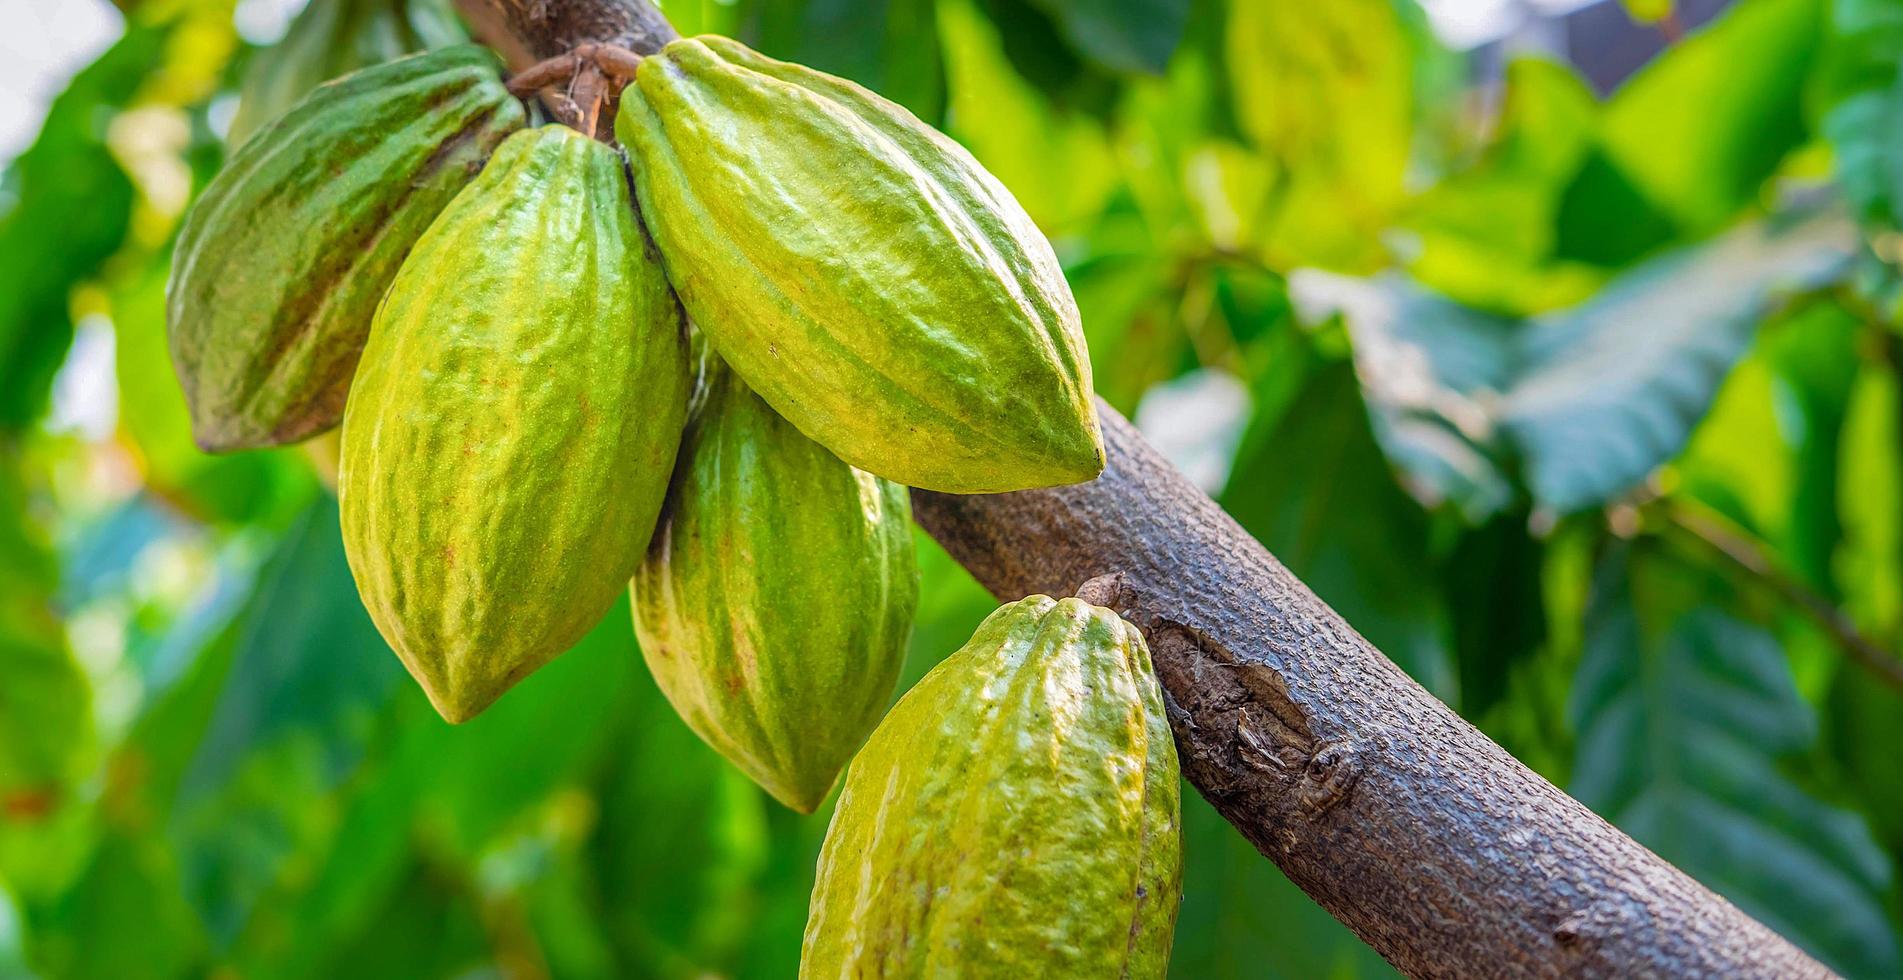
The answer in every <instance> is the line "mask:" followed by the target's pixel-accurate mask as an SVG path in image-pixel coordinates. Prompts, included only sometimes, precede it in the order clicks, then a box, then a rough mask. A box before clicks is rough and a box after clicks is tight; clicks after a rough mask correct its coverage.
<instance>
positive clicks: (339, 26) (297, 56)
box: [226, 0, 469, 146]
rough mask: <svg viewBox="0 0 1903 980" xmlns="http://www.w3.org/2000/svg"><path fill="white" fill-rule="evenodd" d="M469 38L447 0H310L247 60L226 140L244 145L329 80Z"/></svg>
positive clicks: (235, 144)
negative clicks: (275, 40) (267, 44)
mask: <svg viewBox="0 0 1903 980" xmlns="http://www.w3.org/2000/svg"><path fill="white" fill-rule="evenodd" d="M467 40H469V34H468V32H466V31H464V30H463V28H462V25H461V24H460V23H458V22H457V20H456V15H455V13H454V12H453V11H451V10H450V9H449V7H448V5H447V3H446V2H445V0H311V2H310V3H309V4H307V5H305V7H304V9H303V10H302V11H300V12H299V13H298V15H297V17H296V19H294V20H292V21H291V26H290V27H289V28H288V29H287V30H286V31H285V32H284V37H283V39H281V40H279V41H278V43H276V44H273V45H271V46H270V47H269V48H266V49H265V50H263V51H260V52H259V53H258V54H257V55H256V56H255V57H253V58H252V59H251V66H250V68H248V69H247V70H246V71H245V76H244V84H243V86H242V87H241V88H240V89H239V95H238V112H237V114H236V115H234V116H233V117H232V119H231V129H230V131H229V132H228V133H227V134H226V142H228V143H230V144H231V145H232V146H237V145H239V144H241V143H243V142H244V141H245V140H247V139H249V138H251V135H252V134H253V133H256V132H257V131H258V130H259V129H261V128H263V126H264V124H266V123H268V122H270V121H271V120H273V119H276V118H277V117H279V116H281V115H283V114H284V113H285V112H286V111H287V110H289V109H290V108H291V106H292V105H294V104H296V102H297V100H298V99H301V98H303V97H304V95H305V93H307V92H309V91H310V90H311V89H314V88H316V87H317V86H318V85H320V84H323V83H324V82H328V81H330V80H331V79H333V78H337V77H339V76H341V75H346V74H349V73H350V72H353V71H356V70H357V69H359V68H366V67H369V66H370V65H377V64H382V63H383V62H386V61H390V60H393V59H396V58H401V57H402V56H404V55H406V54H410V53H413V52H416V51H424V50H427V49H430V48H441V47H447V46H449V45H451V44H457V43H460V42H463V41H467Z"/></svg>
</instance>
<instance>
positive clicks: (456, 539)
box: [338, 126, 687, 722]
mask: <svg viewBox="0 0 1903 980" xmlns="http://www.w3.org/2000/svg"><path fill="white" fill-rule="evenodd" d="M684 330H685V328H684V325H683V321H682V318H681V312H680V307H679V305H678V304H677V303H676V302H675V301H674V296H673V294H672V293H671V292H670V291H669V289H668V286H667V280H666V278H665V276H664V275H663V274H662V272H661V268H660V264H659V260H658V258H657V257H656V256H655V255H654V254H653V251H652V246H651V244H649V243H648V242H647V241H646V237H645V235H644V234H643V233H642V231H641V229H640V226H639V225H638V224H637V223H636V221H635V216H634V206H633V204H632V202H631V201H630V200H629V198H628V185H627V178H626V172H625V171H624V169H623V168H622V164H621V158H620V156H619V155H618V154H616V153H615V151H613V150H611V149H609V148H608V147H607V146H604V145H602V144H601V143H597V142H595V141H594V140H591V139H588V138H587V137H584V136H582V135H580V134H578V133H576V132H574V131H572V130H569V129H566V128H563V127H560V126H551V127H546V128H542V129H533V130H526V131H524V132H521V133H517V134H516V135H515V136H512V137H510V138H509V140H508V141H507V142H505V143H503V144H502V146H501V147H500V148H499V149H497V150H496V154H495V156H494V158H493V159H491V160H490V161H489V165H488V166H487V167H485V168H484V169H483V172H482V175H481V176H479V177H477V178H476V180H475V182H474V183H472V184H470V185H469V187H468V188H466V189H465V190H464V191H463V192H462V193H461V194H459V195H457V196H456V199H455V200H454V201H452V202H450V205H449V207H448V208H446V209H444V211H443V213H442V215H441V217H439V218H438V219H437V220H436V222H435V224H433V225H431V226H430V229H429V231H428V232H427V233H425V234H424V235H423V237H422V239H421V240H419V241H418V242H417V243H416V248H415V249H414V250H413V251H412V252H411V254H410V257H409V259H408V260H407V261H406V262H404V263H403V269H402V271H400V272H399V273H398V274H397V277H396V281H395V282H393V283H391V285H390V293H389V296H388V298H386V299H385V300H384V302H383V305H382V307H380V308H379V309H378V311H377V318H376V326H375V328H374V329H373V330H372V331H371V334H370V342H369V344H368V346H367V347H365V349H364V356H363V363H362V365H361V367H360V368H359V369H358V372H357V382H356V384H355V385H354V386H352V388H351V392H350V402H349V406H348V408H347V410H346V411H345V414H344V438H343V442H344V446H343V465H342V470H341V472H340V473H339V475H338V497H339V499H340V501H341V503H342V509H343V532H344V548H345V553H346V554H347V555H348V557H349V559H350V570H351V572H352V574H354V575H355V577H356V580H357V590H358V591H359V592H360V593H361V594H362V596H363V600H364V605H365V606H366V607H367V608H368V609H369V610H370V616H371V618H372V619H373V620H375V621H376V624H377V628H378V629H379V630H380V631H381V632H382V633H383V637H384V639H385V640H387V641H389V644H390V646H391V647H392V648H393V649H395V650H396V652H397V655H398V656H399V657H401V658H402V660H403V663H404V665H405V666H407V667H409V669H410V673H411V674H413V675H415V677H416V679H417V681H419V682H420V683H421V684H422V685H423V690H424V691H425V692H427V693H428V694H429V697H430V700H431V702H432V703H434V704H435V705H436V709H437V710H438V711H439V712H441V713H442V715H443V717H444V718H447V719H448V720H450V721H452V722H460V721H463V720H465V719H467V718H470V717H472V716H474V715H475V714H476V713H478V712H480V711H482V710H483V709H484V708H485V707H487V706H488V705H489V704H490V703H491V702H493V701H494V700H495V699H496V698H497V697H499V696H500V695H501V694H502V693H503V692H504V691H506V690H508V689H509V687H510V686H512V685H513V684H515V682H517V681H519V680H521V679H522V678H523V677H524V676H526V675H527V674H528V673H529V672H531V671H533V670H535V669H536V668H537V667H540V666H541V665H542V664H544V663H546V662H548V661H549V660H550V659H552V658H554V657H555V656H556V655H557V654H559V653H561V652H562V651H564V650H566V649H568V648H569V647H570V646H572V645H573V644H574V643H575V641H577V640H579V639H580V638H581V637H582V635H583V634H584V633H586V632H587V631H588V630H589V628H590V627H592V626H594V624H595V623H596V622H597V621H599V620H600V619H601V617H602V615H603V614H604V613H605V612H607V610H608V608H609V606H611V605H613V604H614V601H615V599H616V598H617V597H618V596H619V595H620V592H621V590H622V589H623V588H625V587H626V584H627V581H628V577H629V576H630V575H632V574H633V572H634V568H635V566H636V565H637V564H638V563H639V562H640V560H641V556H642V554H643V553H644V552H645V551H646V550H647V544H648V539H649V537H650V536H651V535H652V533H653V531H654V523H655V518H656V516H657V515H658V514H659V512H660V509H661V503H662V500H663V499H664V498H665V496H666V494H667V483H668V476H669V473H670V472H671V470H672V468H673V465H674V455H675V451H676V450H677V449H678V448H679V445H680V438H681V425H682V423H683V421H684V416H685V414H686V410H687V409H686V402H687V350H686V340H685V337H684Z"/></svg>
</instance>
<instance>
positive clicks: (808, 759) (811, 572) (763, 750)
mask: <svg viewBox="0 0 1903 980" xmlns="http://www.w3.org/2000/svg"><path fill="white" fill-rule="evenodd" d="M703 363H704V365H705V370H704V372H703V374H702V377H703V382H702V386H701V389H700V392H699V393H698V395H697V399H696V404H695V406H694V408H693V409H692V411H691V413H690V415H689V419H688V423H687V435H686V437H685V438H684V439H683V440H682V443H681V458H680V461H679V463H678V464H677V467H676V472H675V476H674V484H673V486H672V487H671V488H670V489H669V490H668V504H667V507H666V508H665V510H664V511H663V516H662V518H661V525H660V527H659V528H657V529H656V530H655V532H654V541H653V543H652V544H650V545H649V546H648V554H647V558H646V560H644V561H643V562H642V563H641V567H640V569H639V570H638V571H636V572H635V575H634V583H633V589H632V591H633V597H634V619H635V632H636V633H637V634H638V635H639V637H640V640H641V653H642V655H643V656H645V657H646V658H647V663H648V667H649V669H650V670H651V671H652V672H653V674H654V679H655V681H656V682H657V683H658V684H659V685H660V688H661V693H663V694H665V695H667V699H668V701H669V702H670V703H672V704H673V705H674V708H675V710H677V711H678V712H680V715H681V717H682V718H684V719H686V721H687V724H688V725H689V727H691V728H693V729H694V731H695V732H697V733H698V734H699V735H700V737H701V738H702V739H704V740H705V741H706V742H707V743H708V744H709V745H712V746H713V747H714V748H715V749H717V750H719V752H720V754H721V755H724V756H726V757H727V758H728V759H729V760H731V761H732V762H733V763H734V764H735V765H736V766H739V767H740V769H741V771H743V772H745V773H746V774H747V775H748V776H749V777H751V778H752V779H753V781H754V782H756V783H759V784H760V785H761V786H762V787H764V788H765V789H766V791H767V792H769V793H771V794H773V797H774V798H775V799H777V800H779V801H780V802H782V803H784V804H786V805H787V806H789V807H792V808H793V809H795V810H798V811H800V812H801V813H811V812H813V810H814V809H816V808H817V807H818V806H819V804H820V803H821V802H822V801H824V800H825V798H826V794H827V793H829V792H831V791H832V788H833V784H834V783H835V782H836V781H838V778H839V772H840V770H841V769H844V768H845V766H846V763H847V761H849V760H850V759H851V758H852V754H853V753H854V752H856V751H858V749H859V746H860V744H861V743H863V742H864V741H865V739H866V736H867V735H868V734H870V733H871V732H872V729H873V726H875V725H877V724H878V723H879V716H880V715H882V714H884V713H885V709H886V706H887V705H888V704H890V703H891V700H892V688H893V686H894V685H895V684H896V683H897V682H898V677H899V665H900V664H901V663H902V662H903V661H904V659H905V645H906V640H907V638H908V637H909V636H910V634H911V629H912V613H913V611H914V609H915V608H916V607H917V604H918V570H917V567H916V565H915V564H914V560H913V555H912V528H911V513H912V508H911V502H910V498H909V497H908V496H907V493H906V490H905V488H904V487H901V486H898V485H897V484H894V483H891V482H888V481H886V480H882V479H880V478H879V477H876V476H873V475H872V474H870V473H867V472H864V471H863V470H857V469H854V468H853V467H851V466H849V465H847V464H846V463H844V462H842V461H841V460H840V459H839V457H837V456H834V455H833V454H832V453H829V452H827V451H826V449H825V447H823V446H821V445H819V444H818V443H816V442H814V441H812V440H811V439H808V438H806V437H805V436H803V435H801V434H800V432H799V430H798V429H795V428H794V427H793V426H792V424H791V423H789V422H787V421H786V420H785V419H783V418H781V417H780V416H779V415H777V414H775V413H774V411H773V409H771V408H769V407H767V404H766V402H763V401H761V400H760V398H759V396H758V395H755V394H754V393H753V392H752V391H751V390H749V389H748V388H747V386H746V384H745V383H744V382H742V381H741V380H740V379H739V378H738V377H735V376H734V374H733V372H732V371H731V370H729V369H728V368H727V367H726V366H725V365H724V364H722V363H721V362H720V360H719V358H718V357H714V356H712V355H711V354H704V355H703Z"/></svg>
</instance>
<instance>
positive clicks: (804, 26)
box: [670, 0, 945, 123]
mask: <svg viewBox="0 0 1903 980" xmlns="http://www.w3.org/2000/svg"><path fill="white" fill-rule="evenodd" d="M670 9H671V8H670ZM741 17H742V19H743V20H745V21H746V22H747V23H748V24H749V25H751V26H753V27H754V28H755V29H756V30H755V31H754V32H753V33H755V34H756V35H757V36H756V37H755V38H754V40H755V41H756V43H757V44H758V46H759V49H760V50H761V51H763V52H765V53H767V54H769V55H772V56H773V57H776V58H784V59H786V60H788V61H797V62H799V63H801V64H804V65H808V66H811V67H813V68H817V69H819V70H820V71H825V72H831V73H832V74H835V75H840V76H843V77H845V78H850V79H852V80H853V81H855V82H858V83H859V84H861V85H864V86H866V87H867V88H870V89H872V90H873V91H875V92H877V93H879V94H880V95H883V96H885V97H886V98H888V99H891V100H892V101H894V102H897V103H899V104H900V105H903V106H905V107H906V108H907V109H910V110H912V112H913V113H914V114H916V115H917V116H918V117H919V118H920V119H924V120H926V121H927V122H931V123H937V122H939V121H940V119H941V117H942V116H943V115H944V111H945V71H944V64H943V61H942V58H941V55H940V52H939V38H938V22H937V19H936V16H935V14H934V5H933V3H932V0H820V2H816V3H806V2H801V0H761V2H758V3H755V4H753V5H752V9H750V10H744V11H743V12H742V14H741ZM706 30H712V31H714V32H715V33H732V30H731V29H729V30H726V31H722V30H720V29H718V28H706ZM683 33H692V32H688V31H685V30H684V31H683Z"/></svg>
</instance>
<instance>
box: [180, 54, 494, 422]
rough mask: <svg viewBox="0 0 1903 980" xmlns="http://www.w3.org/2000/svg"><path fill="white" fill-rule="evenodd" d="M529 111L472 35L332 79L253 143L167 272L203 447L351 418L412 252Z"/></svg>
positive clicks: (189, 229)
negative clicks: (381, 320)
mask: <svg viewBox="0 0 1903 980" xmlns="http://www.w3.org/2000/svg"><path fill="white" fill-rule="evenodd" d="M523 118H524V117H523V111H522V105H521V103H519V102H517V101H516V100H515V98H514V97H513V96H511V95H510V94H509V92H508V90H507V89H506V88H504V87H503V84H502V82H501V80H500V78H499V77H498V75H497V72H496V65H495V59H494V58H493V56H491V55H490V54H489V53H488V52H487V51H485V50H483V49H482V48H480V47H477V46H475V45H459V46H456V47H452V48H444V49H442V50H440V51H432V52H429V53H427V54H419V55H414V56H411V57H408V58H401V59H398V60H396V61H392V62H388V63H386V64H382V65H377V66H375V67H372V68H366V69H364V70H362V71H360V72H356V73H354V74H351V75H346V76H344V77H343V78H340V79H338V80H336V81H334V82H330V83H327V84H324V85H320V86H318V88H317V89H316V90H315V91H313V92H311V93H310V94H309V95H308V96H306V97H305V98H304V99H303V100H302V101H300V102H298V104H297V105H296V107H295V108H293V109H292V110H291V111H290V112H289V113H287V114H286V115H284V116H283V117H282V118H280V119H278V120H277V121H276V122H274V123H272V124H271V125H270V126H268V127H266V128H265V129H264V131H262V132H260V133H259V134H258V135H257V136H256V137H255V138H253V139H251V140H249V141H247V142H246V143H245V144H244V145H243V146H242V147H240V148H239V149H238V151H237V153H235V154H234V155H233V156H232V158H231V160H230V161H229V162H228V163H227V164H226V165H225V167H224V169H223V170H220V171H219V172H218V176H216V177H214V178H213V179H212V181H211V184H210V185H209V186H207V187H206V188H205V192H204V193H203V194H201V195H200V196H199V198H198V200H197V201H196V202H194V203H193V205H192V208H191V210H190V211H189V212H187V213H186V215H185V221H184V224H183V227H182V228H181V229H180V231H179V239H178V246H177V248H176V249H175V250H174V251H173V254H172V268H171V278H170V280H169V281H168V282H167V284H166V309H165V312H166V317H165V319H166V329H167V339H168V341H169V342H170V345H171V351H172V364H173V367H174V369H175V370H176V371H177V373H178V378H179V383H180V385H181V386H182V387H183V388H184V389H185V400H186V403H187V405H188V406H189V407H190V409H191V418H192V436H193V437H194V438H195V439H196V440H197V441H198V444H199V446H201V447H203V448H204V449H206V450H208V451H212V452H223V451H227V450H234V449H248V448H256V447H259V446H269V445H278V444H281V443H287V442H297V441H298V440H301V439H304V438H306V437H308V436H311V435H314V434H316V433H318V432H322V431H323V430H325V429H328V428H330V427H332V426H334V425H336V424H337V422H338V421H339V419H341V418H342V415H343V409H344V399H345V398H346V397H347V395H348V393H349V390H350V381H351V377H352V375H353V373H354V372H355V370H356V366H357V358H358V357H359V355H360V354H361V353H362V350H363V344H364V338H365V337H366V336H367V335H368V334H369V332H370V321H371V319H372V317H373V316H374V315H375V313H376V308H377V302H378V301H379V300H380V299H382V298H383V294H384V291H385V289H386V288H387V287H388V286H389V284H390V280H391V278H392V277H393V276H395V274H396V271H397V267H398V266H399V265H401V264H402V262H403V258H404V256H405V255H407V254H408V253H409V250H410V247H411V245H412V244H414V243H415V241H416V240H417V237H418V236H420V235H421V234H422V233H423V230H424V229H425V228H428V227H429V225H430V222H431V221H433V220H435V218H436V216H437V214H438V213H440V212H441V211H442V210H443V208H444V206H445V205H447V204H448V203H449V201H450V199H451V198H453V197H455V196H456V194H457V192H459V191H461V190H462V189H463V188H464V187H465V186H467V185H468V184H469V181H470V180H471V179H472V178H474V177H475V175H476V173H477V172H478V171H479V170H480V169H481V168H482V164H483V161H484V160H486V159H488V157H489V154H490V153H491V152H493V151H494V149H495V148H496V146H497V145H498V144H500V143H501V142H502V141H503V140H504V139H506V138H507V137H508V136H509V134H510V133H513V132H515V131H517V130H519V129H520V128H521V127H522V123H523Z"/></svg>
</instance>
